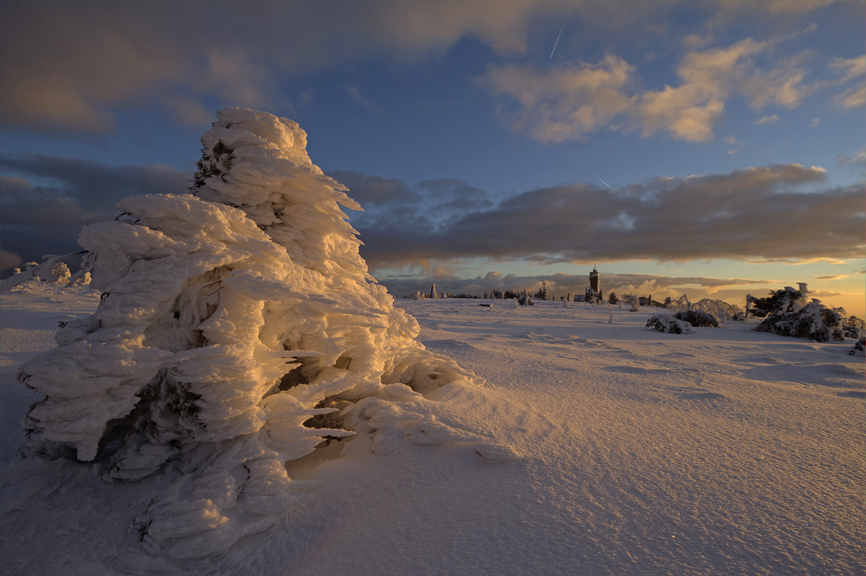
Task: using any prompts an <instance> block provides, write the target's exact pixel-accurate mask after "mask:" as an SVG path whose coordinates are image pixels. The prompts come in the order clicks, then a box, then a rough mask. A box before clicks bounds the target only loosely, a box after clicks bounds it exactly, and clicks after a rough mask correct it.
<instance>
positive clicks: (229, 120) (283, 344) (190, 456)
mask: <svg viewBox="0 0 866 576" xmlns="http://www.w3.org/2000/svg"><path fill="white" fill-rule="evenodd" d="M217 116H218V118H219V121H218V122H216V123H214V125H213V129H211V130H210V131H208V132H206V133H205V134H204V135H203V136H202V144H203V146H204V148H203V157H202V160H201V161H200V162H199V171H198V172H197V174H196V183H195V185H194V187H193V189H192V192H193V194H191V195H181V196H175V195H145V196H136V197H131V198H126V199H124V200H122V201H121V202H120V203H118V208H119V209H120V210H122V211H123V217H122V218H118V220H117V221H115V222H109V223H99V224H93V225H90V226H86V227H85V228H84V229H83V230H82V232H81V236H80V238H79V242H80V244H81V245H82V247H84V248H85V249H86V250H88V251H89V252H90V254H91V258H90V259H91V262H92V265H91V273H92V280H91V286H92V287H93V288H96V289H98V290H100V291H102V299H101V301H100V304H99V307H98V309H97V310H96V313H95V314H93V315H92V316H88V317H85V318H81V319H76V320H72V321H70V322H68V323H66V324H65V325H64V326H63V327H62V328H61V329H60V330H59V331H58V332H57V335H56V341H57V344H58V345H59V347H58V348H55V349H53V350H50V351H48V352H45V353H43V354H40V355H38V356H36V357H34V358H32V359H30V360H29V361H27V362H26V363H24V364H23V365H22V366H21V371H20V374H19V379H20V380H21V382H23V383H25V384H26V385H27V386H29V387H31V388H32V389H34V390H36V391H37V392H39V393H41V394H44V395H45V396H46V398H45V399H44V400H43V401H41V402H39V403H37V404H36V405H34V406H33V407H32V409H31V410H30V412H29V413H28V414H27V417H26V420H25V427H26V429H27V431H28V435H27V441H26V443H25V444H24V448H23V451H24V454H26V455H29V456H47V457H49V458H56V457H58V456H70V457H74V458H76V459H77V460H79V461H85V462H91V461H95V462H97V463H104V466H103V468H104V473H103V476H104V478H105V479H107V480H109V481H111V480H124V481H137V480H141V479H143V478H146V477H148V476H150V475H152V474H154V473H155V472H157V471H160V470H164V471H166V472H168V473H174V474H176V479H175V480H174V481H173V482H172V483H170V484H169V485H167V486H161V487H160V489H159V493H158V494H154V495H153V499H152V501H151V502H150V503H149V504H148V505H147V507H146V510H141V511H139V512H140V514H139V515H138V516H137V518H136V519H135V523H134V526H135V530H136V531H137V533H138V536H139V537H140V539H141V540H142V542H143V543H144V545H145V546H146V548H147V549H148V550H150V551H152V552H154V553H159V554H165V555H168V556H169V557H173V558H189V557H199V556H205V555H208V554H213V553H216V552H219V551H222V550H225V549H226V548H227V547H228V546H230V545H231V544H233V543H234V542H236V541H237V540H238V539H240V538H242V537H243V536H246V535H248V534H252V533H255V532H260V531H262V530H265V529H266V528H268V527H269V526H271V525H273V524H274V523H275V522H277V521H278V520H279V519H280V518H282V517H284V516H285V515H286V514H287V513H288V512H289V511H290V509H291V508H292V507H293V506H296V505H298V503H299V502H300V501H301V500H302V499H304V498H306V497H307V496H308V493H307V491H306V490H305V489H303V488H301V487H295V486H293V484H292V482H291V478H290V476H289V475H288V474H287V471H286V467H285V463H286V462H287V461H290V460H296V459H299V458H301V457H303V456H306V455H308V454H310V453H311V452H313V450H314V449H315V448H316V446H317V445H319V444H320V443H323V441H324V442H328V441H331V440H337V439H340V438H345V437H347V436H350V435H352V434H354V433H355V432H356V431H357V430H371V431H372V432H373V434H372V441H373V449H374V451H375V452H377V453H388V452H390V451H393V450H395V446H396V445H397V444H399V443H400V442H403V441H406V440H408V441H410V442H414V443H417V444H432V443H442V442H447V441H462V442H471V443H475V444H477V445H478V446H479V448H478V453H479V455H480V456H482V457H485V458H489V459H506V460H507V459H511V458H514V457H515V455H514V453H513V452H512V451H510V449H509V448H508V447H507V446H502V445H497V444H495V443H493V442H492V441H491V440H490V439H489V438H487V437H486V436H483V435H479V434H477V433H472V432H468V431H465V430H460V429H456V428H454V427H451V426H448V425H446V424H445V423H443V422H440V421H438V420H437V419H436V416H435V414H434V412H435V409H433V408H432V407H431V406H430V405H431V404H434V403H433V402H431V401H428V400H426V399H425V398H424V396H423V395H424V394H429V393H431V392H433V391H434V390H436V389H437V388H439V387H440V386H442V385H444V384H448V383H451V384H454V385H472V384H473V377H472V375H471V374H470V373H469V372H467V371H464V370H461V369H460V368H459V367H458V366H457V365H456V364H455V363H454V362H453V361H451V360H450V359H448V358H446V357H444V356H439V355H435V354H431V353H429V352H427V351H425V349H424V347H423V346H421V345H420V344H418V343H416V342H415V337H416V336H417V335H418V331H419V327H418V323H417V322H416V321H415V320H414V319H413V318H412V317H411V316H409V315H407V314H406V313H405V312H403V311H402V310H400V309H397V308H395V307H394V306H393V299H392V298H391V297H390V296H389V295H388V294H387V292H386V290H385V288H383V287H381V286H378V285H376V284H375V283H374V282H372V278H371V277H370V276H369V275H368V273H367V267H366V264H365V263H364V261H363V260H362V258H361V257H360V256H359V254H358V246H359V241H358V239H357V238H356V236H355V234H356V233H355V231H354V230H353V229H352V228H351V226H349V224H348V223H347V222H346V220H345V215H344V214H343V212H342V211H341V209H340V207H339V205H338V204H341V205H343V206H346V207H348V208H353V209H360V206H358V205H357V204H356V203H355V202H353V201H352V200H351V199H350V198H349V197H348V196H346V194H345V193H344V190H346V189H345V187H343V186H342V185H340V184H339V183H337V182H335V181H334V180H332V179H331V178H329V177H327V176H325V175H324V174H323V173H322V171H321V170H320V169H319V168H318V167H317V166H315V165H313V164H312V163H311V161H310V159H309V157H308V156H307V153H306V151H305V147H306V133H305V132H304V131H303V130H301V129H300V128H299V127H298V125H297V124H296V123H294V122H292V121H290V120H286V119H282V118H278V117H276V116H273V115H271V114H266V113H261V112H252V111H249V110H242V109H238V108H232V109H225V110H222V111H220V112H219V113H218V114H217ZM475 383H476V384H477V383H478V382H475Z"/></svg>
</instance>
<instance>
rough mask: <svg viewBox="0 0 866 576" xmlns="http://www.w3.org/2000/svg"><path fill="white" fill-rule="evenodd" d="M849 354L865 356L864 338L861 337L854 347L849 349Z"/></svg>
mask: <svg viewBox="0 0 866 576" xmlns="http://www.w3.org/2000/svg"><path fill="white" fill-rule="evenodd" d="M848 355H849V356H866V338H864V337H861V338H860V339H859V340H858V341H857V343H856V344H854V347H853V348H851V351H850V352H848Z"/></svg>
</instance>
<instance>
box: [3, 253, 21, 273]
mask: <svg viewBox="0 0 866 576" xmlns="http://www.w3.org/2000/svg"><path fill="white" fill-rule="evenodd" d="M21 262H22V260H21V257H20V256H18V254H14V253H12V252H9V251H7V250H0V270H8V269H9V268H15V267H16V266H19V265H20V264H21Z"/></svg>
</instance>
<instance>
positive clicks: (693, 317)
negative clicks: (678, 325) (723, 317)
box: [674, 310, 719, 328]
mask: <svg viewBox="0 0 866 576" xmlns="http://www.w3.org/2000/svg"><path fill="white" fill-rule="evenodd" d="M674 318H676V319H677V320H682V321H684V322H688V323H689V324H691V325H692V326H694V327H696V328H698V327H704V328H706V327H711V328H718V327H719V321H718V320H717V319H716V317H715V316H713V315H712V314H708V313H707V312H704V311H703V310H685V311H683V312H677V313H676V314H674Z"/></svg>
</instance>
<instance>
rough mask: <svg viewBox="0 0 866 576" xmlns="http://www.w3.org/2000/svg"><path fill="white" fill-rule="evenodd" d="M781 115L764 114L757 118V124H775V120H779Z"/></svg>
mask: <svg viewBox="0 0 866 576" xmlns="http://www.w3.org/2000/svg"><path fill="white" fill-rule="evenodd" d="M778 121H779V117H778V116H776V115H775V114H773V115H772V116H763V117H761V118H759V119H758V120H755V122H754V124H755V126H763V125H764V124H773V123H774V122H778Z"/></svg>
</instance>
